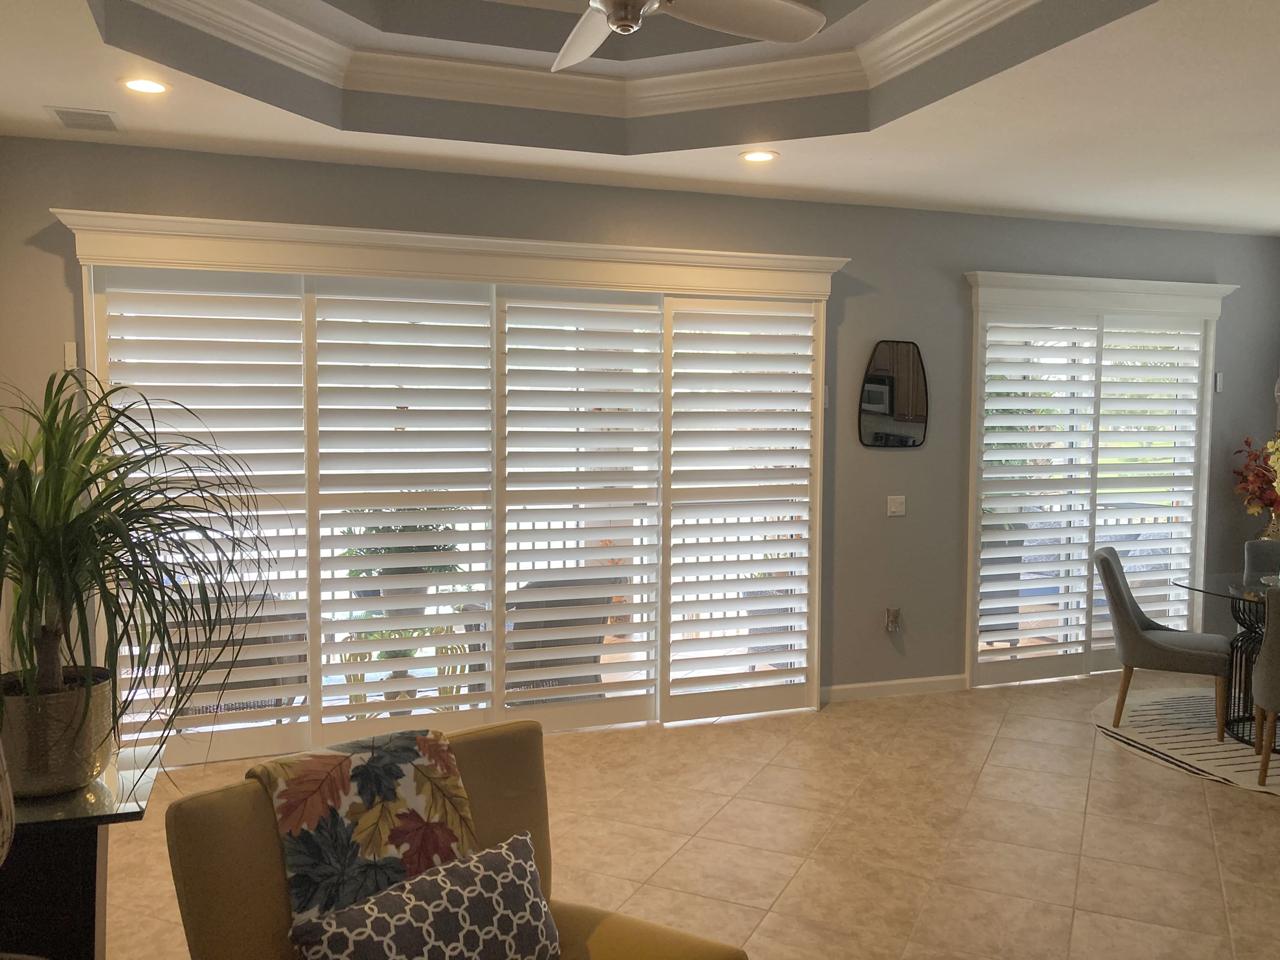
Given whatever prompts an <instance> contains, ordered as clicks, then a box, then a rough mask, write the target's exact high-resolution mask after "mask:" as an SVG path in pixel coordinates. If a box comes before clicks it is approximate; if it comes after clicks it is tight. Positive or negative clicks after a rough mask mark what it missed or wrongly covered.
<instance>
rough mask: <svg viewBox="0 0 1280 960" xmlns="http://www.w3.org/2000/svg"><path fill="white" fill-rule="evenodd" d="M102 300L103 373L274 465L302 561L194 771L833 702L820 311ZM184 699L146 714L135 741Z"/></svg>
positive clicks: (195, 744) (358, 289) (627, 301)
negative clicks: (457, 736) (495, 724)
mask: <svg viewBox="0 0 1280 960" xmlns="http://www.w3.org/2000/svg"><path fill="white" fill-rule="evenodd" d="M92 283H93V290H94V297H95V300H94V309H93V312H92V315H91V319H92V322H91V323H90V324H89V326H88V328H87V329H88V330H89V333H90V339H91V341H93V342H94V349H93V351H92V355H93V356H92V359H93V366H94V369H96V370H99V371H104V372H105V376H107V377H109V378H110V379H111V381H112V382H115V383H121V384H127V385H128V386H130V387H131V388H133V389H134V390H136V391H137V393H138V394H142V395H145V396H147V397H148V398H151V399H156V398H160V400H159V406H160V409H161V413H162V414H163V417H162V419H166V420H167V423H168V425H169V426H170V427H171V428H172V429H173V430H174V431H179V430H181V431H186V432H188V433H192V434H195V435H196V436H198V437H212V438H214V439H215V440H216V442H217V443H218V445H219V446H220V447H221V448H223V449H225V450H227V451H229V452H230V453H233V454H235V455H237V456H239V457H241V458H242V459H243V461H244V463H245V466H246V467H247V469H248V480H249V482H250V483H251V485H252V486H253V487H255V488H256V490H257V493H258V496H259V501H258V504H257V508H256V513H255V518H256V523H257V529H258V531H259V532H260V533H261V534H262V537H263V538H264V542H265V544H266V549H267V554H268V555H267V557H266V558H265V559H267V560H269V561H270V565H271V573H270V575H269V577H267V578H264V579H262V581H261V583H260V585H259V586H258V587H257V588H256V589H255V590H254V592H253V596H254V598H255V599H256V600H259V601H261V605H260V609H253V610H248V609H246V611H245V612H244V617H243V618H242V625H243V626H244V628H245V633H246V641H245V646H244V648H243V651H242V652H241V654H240V658H239V660H238V661H237V662H236V663H235V664H234V665H233V666H232V665H226V666H222V667H220V668H219V669H216V670H214V671H213V672H211V673H210V675H209V677H208V682H207V683H206V684H205V686H204V687H203V688H202V689H201V690H200V691H199V692H198V694H197V696H196V698H195V699H194V700H193V701H192V703H191V704H190V705H189V706H188V707H187V708H186V709H185V710H184V711H183V712H182V714H181V715H180V716H179V717H178V723H177V725H178V727H179V729H181V730H183V731H186V732H189V733H193V734H194V733H200V734H208V733H212V732H215V731H216V732H217V733H218V734H219V737H218V738H216V739H213V740H210V739H209V738H208V737H207V736H205V737H198V738H197V737H191V738H190V739H189V740H188V741H185V742H183V743H177V742H171V746H170V749H169V752H168V754H167V756H168V759H169V760H170V761H171V762H187V761H192V760H199V759H202V758H208V757H231V756H252V755H263V754H270V753H285V752H289V751H290V750H296V749H305V748H307V747H310V746H313V745H317V744H324V743H333V742H338V741H341V740H344V739H351V738H355V737H362V736H367V735H371V734H376V733H379V732H385V731H388V730H392V729H403V728H405V727H406V726H410V725H414V724H416V725H423V724H427V725H432V726H437V727H440V728H443V729H450V728H457V727H461V726H468V725H473V724H477V723H483V722H487V721H490V720H495V719H501V718H503V717H532V718H536V719H538V720H540V721H541V722H543V723H544V724H546V725H547V726H548V728H550V729H555V728H565V727H578V726H589V725H594V724H602V723H618V722H635V721H649V720H653V719H655V718H656V719H662V720H686V719H692V718H699V717H716V716H721V715H727V714H732V713H743V712H759V711H767V710H776V709H789V708H794V707H804V706H812V705H813V704H814V703H815V702H816V682H817V679H816V675H815V670H816V666H815V663H814V659H813V657H812V656H811V654H810V650H811V649H812V646H813V643H814V629H815V627H814V623H813V618H812V615H811V606H810V599H809V598H810V597H811V596H812V595H814V591H815V589H816V585H815V566H814V564H815V561H814V560H813V558H814V557H815V556H816V550H817V539H816V534H815V524H816V522H817V509H816V505H815V504H816V501H815V497H816V491H817V488H818V482H819V477H818V469H819V468H818V460H817V453H818V438H819V437H820V427H821V415H822V410H821V402H820V391H819V390H817V389H816V388H815V382H817V381H816V379H815V378H816V376H817V375H818V373H819V370H818V368H817V364H818V363H819V358H820V355H821V331H820V329H819V328H818V326H817V323H816V320H817V318H818V317H819V316H820V306H819V305H818V303H816V302H815V301H813V300H804V299H801V300H795V301H782V300H725V299H698V300H678V301H677V300H672V299H670V298H668V297H665V296H664V295H663V294H662V293H659V292H651V291H647V290H646V291H623V290H617V289H612V290H595V289H589V288H561V287H555V286H515V285H510V286H508V285H495V284H488V283H478V282H451V281H434V280H421V279H404V278H389V277H383V278H376V277H346V276H344V277H332V276H321V275H315V276H312V275H307V276H301V275H292V274H232V273H222V272H213V271H209V272H201V271H185V270H177V269H163V268H155V269H152V268H145V269H144V268H121V267H115V266H109V267H95V268H94V271H93V274H92ZM178 404H186V405H188V407H189V408H190V409H189V410H183V409H180V408H179V406H178ZM245 576H246V577H247V576H248V574H247V573H246V574H245ZM253 582H254V583H255V584H256V583H257V582H258V581H257V580H254V581H253ZM126 669H127V668H126ZM224 682H225V689H222V690H220V689H219V688H220V686H221V685H222V684H223V683H224ZM166 706H167V704H166V703H165V702H164V701H163V700H162V699H159V698H156V697H153V698H152V699H151V700H149V701H148V700H146V699H145V698H144V700H142V701H140V703H139V709H138V710H137V711H135V713H136V714H137V715H135V716H131V717H130V718H128V723H127V724H126V727H125V732H126V735H127V736H129V737H133V738H142V739H143V740H145V738H146V737H147V736H150V735H152V734H154V732H155V731H156V729H157V728H158V724H157V723H156V722H155V720H154V718H152V717H149V716H148V711H149V710H151V708H153V707H154V708H155V710H156V711H157V712H159V713H160V714H161V715H163V713H164V710H165V708H166ZM426 715H429V717H428V716H426ZM224 734H225V736H224Z"/></svg>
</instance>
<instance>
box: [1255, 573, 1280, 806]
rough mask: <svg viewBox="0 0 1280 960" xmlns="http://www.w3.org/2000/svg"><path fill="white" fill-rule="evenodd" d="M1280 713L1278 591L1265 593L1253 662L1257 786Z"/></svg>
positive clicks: (1264, 772) (1268, 761) (1264, 776)
mask: <svg viewBox="0 0 1280 960" xmlns="http://www.w3.org/2000/svg"><path fill="white" fill-rule="evenodd" d="M1277 714H1280V590H1275V589H1272V590H1268V591H1267V629H1266V633H1265V634H1264V636H1263V639H1262V649H1261V650H1260V651H1258V659H1257V660H1255V661H1254V663H1253V721H1254V727H1253V749H1254V751H1255V752H1257V753H1260V754H1261V755H1262V762H1261V763H1260V764H1259V765H1258V784H1259V785H1260V786H1263V787H1265V786H1266V785H1267V767H1269V766H1271V751H1272V750H1274V749H1275V748H1276V715H1277Z"/></svg>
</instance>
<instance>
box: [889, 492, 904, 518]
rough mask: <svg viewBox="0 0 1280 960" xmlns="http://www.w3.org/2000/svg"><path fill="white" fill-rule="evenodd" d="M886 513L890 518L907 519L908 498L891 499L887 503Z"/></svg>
mask: <svg viewBox="0 0 1280 960" xmlns="http://www.w3.org/2000/svg"><path fill="white" fill-rule="evenodd" d="M885 512H886V514H887V515H888V516H890V517H905V516H906V515H907V498H906V497H896V496H895V497H889V498H888V500H887V501H886V506H885Z"/></svg>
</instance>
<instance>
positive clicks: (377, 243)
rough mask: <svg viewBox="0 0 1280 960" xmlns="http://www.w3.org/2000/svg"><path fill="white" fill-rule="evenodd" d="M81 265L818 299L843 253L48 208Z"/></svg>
mask: <svg viewBox="0 0 1280 960" xmlns="http://www.w3.org/2000/svg"><path fill="white" fill-rule="evenodd" d="M51 212H52V213H53V214H54V215H55V216H56V217H57V218H58V219H59V220H61V221H62V222H63V223H64V224H66V226H67V227H69V228H70V229H71V230H72V232H74V233H75V237H76V256H77V257H78V258H79V260H80V262H81V263H82V264H84V265H86V266H91V265H114V266H149V267H174V268H183V269H204V270H248V271H258V272H269V273H307V274H322V275H331V276H381V277H423V278H427V277H429V278H436V279H446V280H470V281H479V282H485V283H527V284H553V285H556V286H561V287H590V288H594V289H602V288H603V289H625V290H650V291H655V292H661V293H673V294H689V295H703V296H707V295H714V296H726V295H728V296H755V297H778V298H790V299H804V300H825V299H826V298H827V297H828V296H829V295H830V293H831V275H832V274H833V273H835V272H837V271H838V270H840V269H842V268H843V267H844V266H845V265H846V264H847V263H848V262H849V261H848V260H847V259H840V258H832V257H805V256H789V255H774V254H759V253H723V252H716V251H705V250H677V249H663V248H658V247H627V246H612V245H607V244H594V243H564V242H558V241H546V240H510V239H498V238H490V237H465V236H449V235H442V234H430V233H409V232H404V231H398V230H370V229H363V228H359V227H328V226H314V225H310V224H296V223H256V222H252V221H243V220H205V219H197V218H191V217H166V216H153V215H150V214H136V213H104V212H99V211H92V210H61V209H54V210H52V211H51Z"/></svg>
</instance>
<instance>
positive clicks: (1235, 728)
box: [1175, 573, 1274, 746]
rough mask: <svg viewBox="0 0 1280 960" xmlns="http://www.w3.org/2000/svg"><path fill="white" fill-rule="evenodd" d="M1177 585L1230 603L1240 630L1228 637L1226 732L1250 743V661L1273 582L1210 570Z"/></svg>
mask: <svg viewBox="0 0 1280 960" xmlns="http://www.w3.org/2000/svg"><path fill="white" fill-rule="evenodd" d="M1175 583H1176V585H1177V586H1179V587H1185V588H1186V589H1188V590H1194V591H1195V592H1196V593H1202V594H1204V595H1205V596H1209V597H1217V598H1219V599H1221V600H1228V601H1230V602H1231V617H1232V619H1234V620H1235V622H1236V626H1238V627H1239V628H1240V632H1239V633H1237V634H1236V635H1235V637H1234V638H1232V640H1231V679H1230V691H1231V693H1230V699H1229V701H1228V704H1227V733H1229V734H1231V736H1232V737H1234V738H1235V739H1236V740H1239V741H1240V742H1241V743H1247V744H1248V745H1249V746H1253V745H1254V742H1253V741H1254V729H1253V725H1254V720H1253V662H1254V661H1255V660H1257V659H1258V652H1259V651H1260V650H1261V649H1262V635H1263V632H1264V631H1265V629H1266V620H1267V590H1268V589H1270V587H1271V586H1274V584H1270V583H1263V582H1262V581H1260V580H1246V579H1245V576H1244V574H1243V573H1212V574H1209V575H1208V576H1206V577H1205V578H1204V580H1203V581H1202V582H1200V583H1193V582H1191V581H1189V580H1182V581H1176V582H1175Z"/></svg>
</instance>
